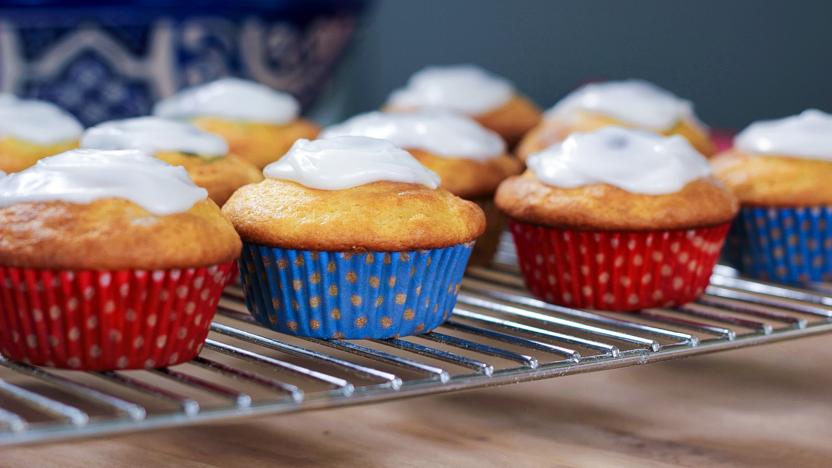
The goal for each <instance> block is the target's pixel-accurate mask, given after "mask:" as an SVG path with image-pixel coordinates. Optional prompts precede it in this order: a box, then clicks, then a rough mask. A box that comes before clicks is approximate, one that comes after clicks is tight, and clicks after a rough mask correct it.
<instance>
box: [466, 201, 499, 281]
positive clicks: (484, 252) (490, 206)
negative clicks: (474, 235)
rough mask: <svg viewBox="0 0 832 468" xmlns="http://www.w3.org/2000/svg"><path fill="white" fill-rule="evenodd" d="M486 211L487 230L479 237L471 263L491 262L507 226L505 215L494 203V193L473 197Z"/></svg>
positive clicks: (477, 264) (481, 264)
mask: <svg viewBox="0 0 832 468" xmlns="http://www.w3.org/2000/svg"><path fill="white" fill-rule="evenodd" d="M471 201H473V202H474V203H476V204H477V205H478V206H479V207H480V208H481V209H482V211H483V213H485V232H484V233H483V235H482V236H480V237H479V239H477V244H476V245H475V246H474V250H473V252H471V260H470V261H469V262H468V263H469V264H470V265H476V266H484V265H489V264H491V261H492V260H494V254H496V253H497V248H498V247H499V246H500V237H501V236H502V235H503V231H504V230H505V227H506V217H505V215H504V214H503V213H502V212H501V211H500V210H499V209H497V205H495V204H494V196H493V194H491V195H489V196H487V197H478V198H473V199H471Z"/></svg>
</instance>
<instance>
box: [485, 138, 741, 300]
mask: <svg viewBox="0 0 832 468" xmlns="http://www.w3.org/2000/svg"><path fill="white" fill-rule="evenodd" d="M497 205H498V206H499V207H500V208H501V209H502V210H503V211H505V212H506V213H507V214H508V215H509V217H510V221H509V226H510V230H511V233H512V236H513V238H514V242H515V245H516V248H517V254H518V261H519V265H520V270H521V273H522V275H523V278H524V281H525V283H526V286H527V287H528V288H529V290H530V291H531V292H532V293H533V294H534V295H536V296H537V297H540V298H541V299H544V300H546V301H548V302H551V303H555V304H560V305H565V306H571V307H580V308H591V309H600V310H611V311H627V310H637V309H642V308H648V307H660V306H673V305H678V304H682V303H686V302H689V301H691V300H693V299H695V298H696V297H697V296H699V295H700V294H702V292H703V291H704V289H705V288H706V287H707V285H708V281H709V278H710V275H711V271H712V269H713V266H714V264H715V263H716V261H717V258H718V257H719V253H720V251H721V249H722V246H723V243H724V240H725V236H726V234H727V232H728V228H729V225H730V221H731V219H732V218H733V217H734V215H735V214H736V209H737V207H736V201H735V200H734V198H733V196H732V195H731V194H730V193H729V192H728V191H727V190H726V189H725V188H724V187H722V186H721V185H720V184H719V183H718V182H716V181H714V180H713V178H712V177H711V174H710V167H709V165H708V163H707V161H706V160H705V159H704V158H703V157H702V156H701V155H700V154H698V153H697V152H696V151H695V150H694V149H693V148H692V147H691V146H690V144H688V143H687V142H686V141H685V140H683V139H682V138H681V137H670V138H666V137H661V136H658V135H653V134H650V133H647V132H643V131H639V130H625V129H622V128H617V127H609V128H605V129H602V130H598V131H596V132H592V133H576V134H574V135H573V136H571V137H569V138H568V139H567V140H566V141H565V142H564V143H563V144H560V145H555V146H553V147H551V148H550V149H548V150H546V151H544V152H541V153H538V154H536V155H533V156H532V157H531V158H530V159H529V170H528V171H527V173H526V174H524V175H523V176H520V177H516V178H513V179H509V180H508V181H507V182H506V183H504V184H503V185H502V186H501V187H500V190H498V194H497ZM699 205H702V206H699Z"/></svg>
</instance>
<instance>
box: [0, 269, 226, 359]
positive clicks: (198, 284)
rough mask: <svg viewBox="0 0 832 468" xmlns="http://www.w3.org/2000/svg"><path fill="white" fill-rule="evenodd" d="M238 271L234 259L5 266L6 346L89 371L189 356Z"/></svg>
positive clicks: (1, 283) (1, 303) (1, 306)
mask: <svg viewBox="0 0 832 468" xmlns="http://www.w3.org/2000/svg"><path fill="white" fill-rule="evenodd" d="M234 272H236V269H235V268H234V264H233V263H226V264H222V265H216V266H211V267H206V268H185V269H175V270H154V271H152V272H145V271H139V270H136V271H77V272H74V271H52V270H37V269H26V268H14V267H3V266H0V352H2V354H3V355H4V356H6V357H8V358H10V359H12V360H16V361H24V360H25V361H26V362H31V363H32V364H36V365H49V366H52V367H59V368H69V369H85V370H115V369H134V368H143V367H147V366H148V365H150V366H152V365H156V364H157V363H158V364H159V365H168V364H172V363H174V364H175V363H178V362H183V361H186V360H189V359H191V358H193V357H194V356H195V355H196V353H197V351H198V349H199V344H201V343H202V342H203V341H204V340H205V337H206V336H207V334H208V327H209V325H210V320H209V319H208V318H209V317H212V316H213V314H214V311H215V310H216V307H217V304H218V302H219V297H220V294H221V293H222V290H223V289H224V287H225V286H226V284H227V283H228V281H229V279H230V277H231V275H232V274H233V273H234ZM148 273H149V274H148ZM196 317H198V320H197V319H196ZM174 356H175V357H174ZM149 363H151V364H149Z"/></svg>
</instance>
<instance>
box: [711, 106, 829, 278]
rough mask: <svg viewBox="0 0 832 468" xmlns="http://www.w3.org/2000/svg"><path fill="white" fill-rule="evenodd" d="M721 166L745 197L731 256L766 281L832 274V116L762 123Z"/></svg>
mask: <svg viewBox="0 0 832 468" xmlns="http://www.w3.org/2000/svg"><path fill="white" fill-rule="evenodd" d="M713 165H714V172H715V173H716V175H717V177H719V178H720V179H721V180H722V181H723V182H725V184H726V185H727V186H728V187H729V188H730V189H731V190H732V191H733V192H734V193H735V194H736V196H737V197H738V198H739V200H740V203H741V208H740V215H739V217H738V219H737V221H736V222H735V223H734V227H733V229H732V230H731V234H730V237H729V241H730V242H729V244H728V245H729V248H730V250H729V251H727V252H726V254H728V257H729V259H733V260H734V261H735V263H736V264H737V266H738V267H740V269H741V270H742V271H743V272H744V273H746V274H749V275H752V276H756V277H759V278H763V279H770V280H775V281H780V282H786V283H799V282H800V283H802V282H808V281H813V282H814V281H830V280H832V184H830V181H832V115H830V114H827V113H824V112H820V111H817V110H807V111H805V112H803V113H802V114H800V115H796V116H792V117H786V118H784V119H779V120H770V121H763V122H757V123H754V124H752V125H750V126H749V127H748V128H746V129H745V130H743V131H742V132H741V133H740V134H739V135H737V137H736V139H735V140H734V148H733V149H731V150H729V151H727V152H725V153H722V154H720V155H717V156H716V157H715V158H714V161H713ZM726 250H727V249H726Z"/></svg>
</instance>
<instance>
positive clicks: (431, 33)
mask: <svg viewBox="0 0 832 468" xmlns="http://www.w3.org/2000/svg"><path fill="white" fill-rule="evenodd" d="M458 62H472V63H478V64H480V65H482V66H484V67H486V68H488V69H491V70H492V71H494V72H496V73H499V74H502V75H505V76H507V77H509V78H510V79H511V80H513V81H514V83H515V84H516V85H517V87H518V88H519V89H521V90H522V91H524V92H525V93H527V94H528V95H530V96H531V97H532V98H533V99H534V100H535V101H537V102H538V103H539V104H541V105H542V106H544V107H548V106H549V105H551V104H552V103H554V102H555V100H557V99H558V98H559V97H561V96H563V95H564V94H565V93H566V92H568V91H569V90H570V89H572V88H574V87H575V86H576V85H577V84H579V83H580V82H582V81H584V80H587V79H593V78H626V77H640V78H645V79H649V80H652V81H654V82H656V83H658V84H660V85H662V86H664V87H666V88H668V89H670V90H672V91H674V92H675V93H677V94H678V95H680V96H683V97H686V98H689V99H691V100H692V101H693V102H694V103H695V104H696V109H697V111H698V113H699V115H700V117H701V118H702V119H703V120H704V121H706V122H707V123H709V124H710V125H711V126H713V127H723V128H738V127H742V126H744V125H746V124H747V123H748V122H749V121H750V120H753V119H758V118H767V117H777V116H783V115H787V114H792V113H796V112H799V111H800V110H802V109H804V108H807V107H818V108H821V109H824V110H827V111H832V73H830V72H832V1H824V0H799V1H786V0H779V1H768V0H756V1H754V0H724V1H718V0H700V1H681V0H629V1H628V0H592V1H590V0H574V1H569V0H513V1H512V0H377V3H376V5H375V7H374V8H373V10H372V11H371V14H370V16H369V17H368V18H367V24H366V25H365V29H364V30H363V32H362V34H361V36H360V37H359V39H358V41H357V42H356V44H355V47H353V48H352V49H351V52H350V55H349V57H348V59H347V60H346V61H345V63H344V66H343V67H342V68H341V69H340V71H339V74H338V79H337V82H336V84H337V87H336V86H333V89H339V90H340V91H339V92H338V95H331V96H329V98H328V99H325V100H324V102H322V103H321V104H322V105H323V107H325V108H329V109H330V111H333V110H334V112H329V113H328V114H329V118H330V119H332V118H335V116H336V115H339V114H340V115H348V114H353V113H356V112H360V111H365V110H369V109H372V108H375V107H377V106H378V105H380V104H381V103H382V102H383V101H384V98H385V96H386V95H387V93H388V92H389V91H390V90H391V89H393V88H394V87H397V86H398V85H400V84H401V83H403V82H404V81H405V80H406V79H407V77H408V76H409V75H410V74H411V73H412V72H414V71H415V70H417V69H418V68H420V67H421V66H422V65H425V64H431V63H438V64H444V63H458ZM325 118H326V117H325Z"/></svg>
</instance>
